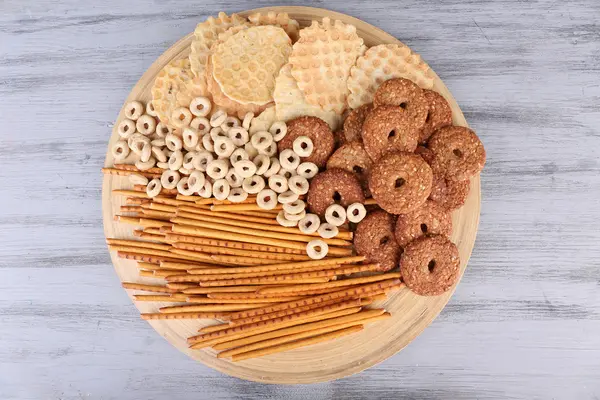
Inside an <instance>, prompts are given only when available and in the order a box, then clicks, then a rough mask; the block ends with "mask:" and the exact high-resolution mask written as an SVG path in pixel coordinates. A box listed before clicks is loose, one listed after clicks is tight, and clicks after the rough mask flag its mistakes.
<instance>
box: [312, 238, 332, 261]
mask: <svg viewBox="0 0 600 400" xmlns="http://www.w3.org/2000/svg"><path fill="white" fill-rule="evenodd" d="M328 252H329V246H328V245H327V243H325V242H324V241H322V240H321V239H315V240H311V241H310V242H308V244H307V245H306V254H308V256H309V257H310V258H312V259H313V260H320V259H322V258H324V257H325V256H326V255H327V253H328Z"/></svg>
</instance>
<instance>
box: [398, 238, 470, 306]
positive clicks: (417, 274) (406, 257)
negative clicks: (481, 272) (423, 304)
mask: <svg viewBox="0 0 600 400" xmlns="http://www.w3.org/2000/svg"><path fill="white" fill-rule="evenodd" d="M400 272H401V273H402V280H403V281H404V283H405V284H406V286H408V288H409V289H410V290H412V291H413V292H414V293H416V294H418V295H421V296H437V295H440V294H442V293H444V292H446V291H447V290H449V289H450V288H451V287H452V285H454V284H455V283H456V282H457V281H458V278H459V275H460V256H459V254H458V249H457V248H456V245H455V244H454V243H452V242H451V241H450V240H448V239H447V238H445V237H443V236H440V235H435V236H424V237H421V238H419V239H416V240H413V241H412V242H410V243H409V244H408V245H407V246H406V247H405V248H404V253H402V257H401V258H400Z"/></svg>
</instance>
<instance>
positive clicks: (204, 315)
mask: <svg viewBox="0 0 600 400" xmlns="http://www.w3.org/2000/svg"><path fill="white" fill-rule="evenodd" d="M223 315H225V313H222V312H221V313H220V312H186V313H177V314H161V313H147V314H142V315H141V317H142V319H145V320H150V319H208V318H220V317H221V316H223Z"/></svg>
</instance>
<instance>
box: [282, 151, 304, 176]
mask: <svg viewBox="0 0 600 400" xmlns="http://www.w3.org/2000/svg"><path fill="white" fill-rule="evenodd" d="M279 164H280V165H281V168H284V169H287V170H294V171H295V170H296V168H298V165H300V156H299V155H298V154H296V153H294V150H292V149H285V150H283V151H282V152H281V153H279Z"/></svg>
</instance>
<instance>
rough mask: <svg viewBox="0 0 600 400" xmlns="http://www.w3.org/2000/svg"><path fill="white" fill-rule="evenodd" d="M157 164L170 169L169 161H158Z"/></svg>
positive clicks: (161, 167) (159, 166)
mask: <svg viewBox="0 0 600 400" xmlns="http://www.w3.org/2000/svg"><path fill="white" fill-rule="evenodd" d="M156 166H157V167H158V168H160V169H169V163H167V162H160V161H157V162H156Z"/></svg>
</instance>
